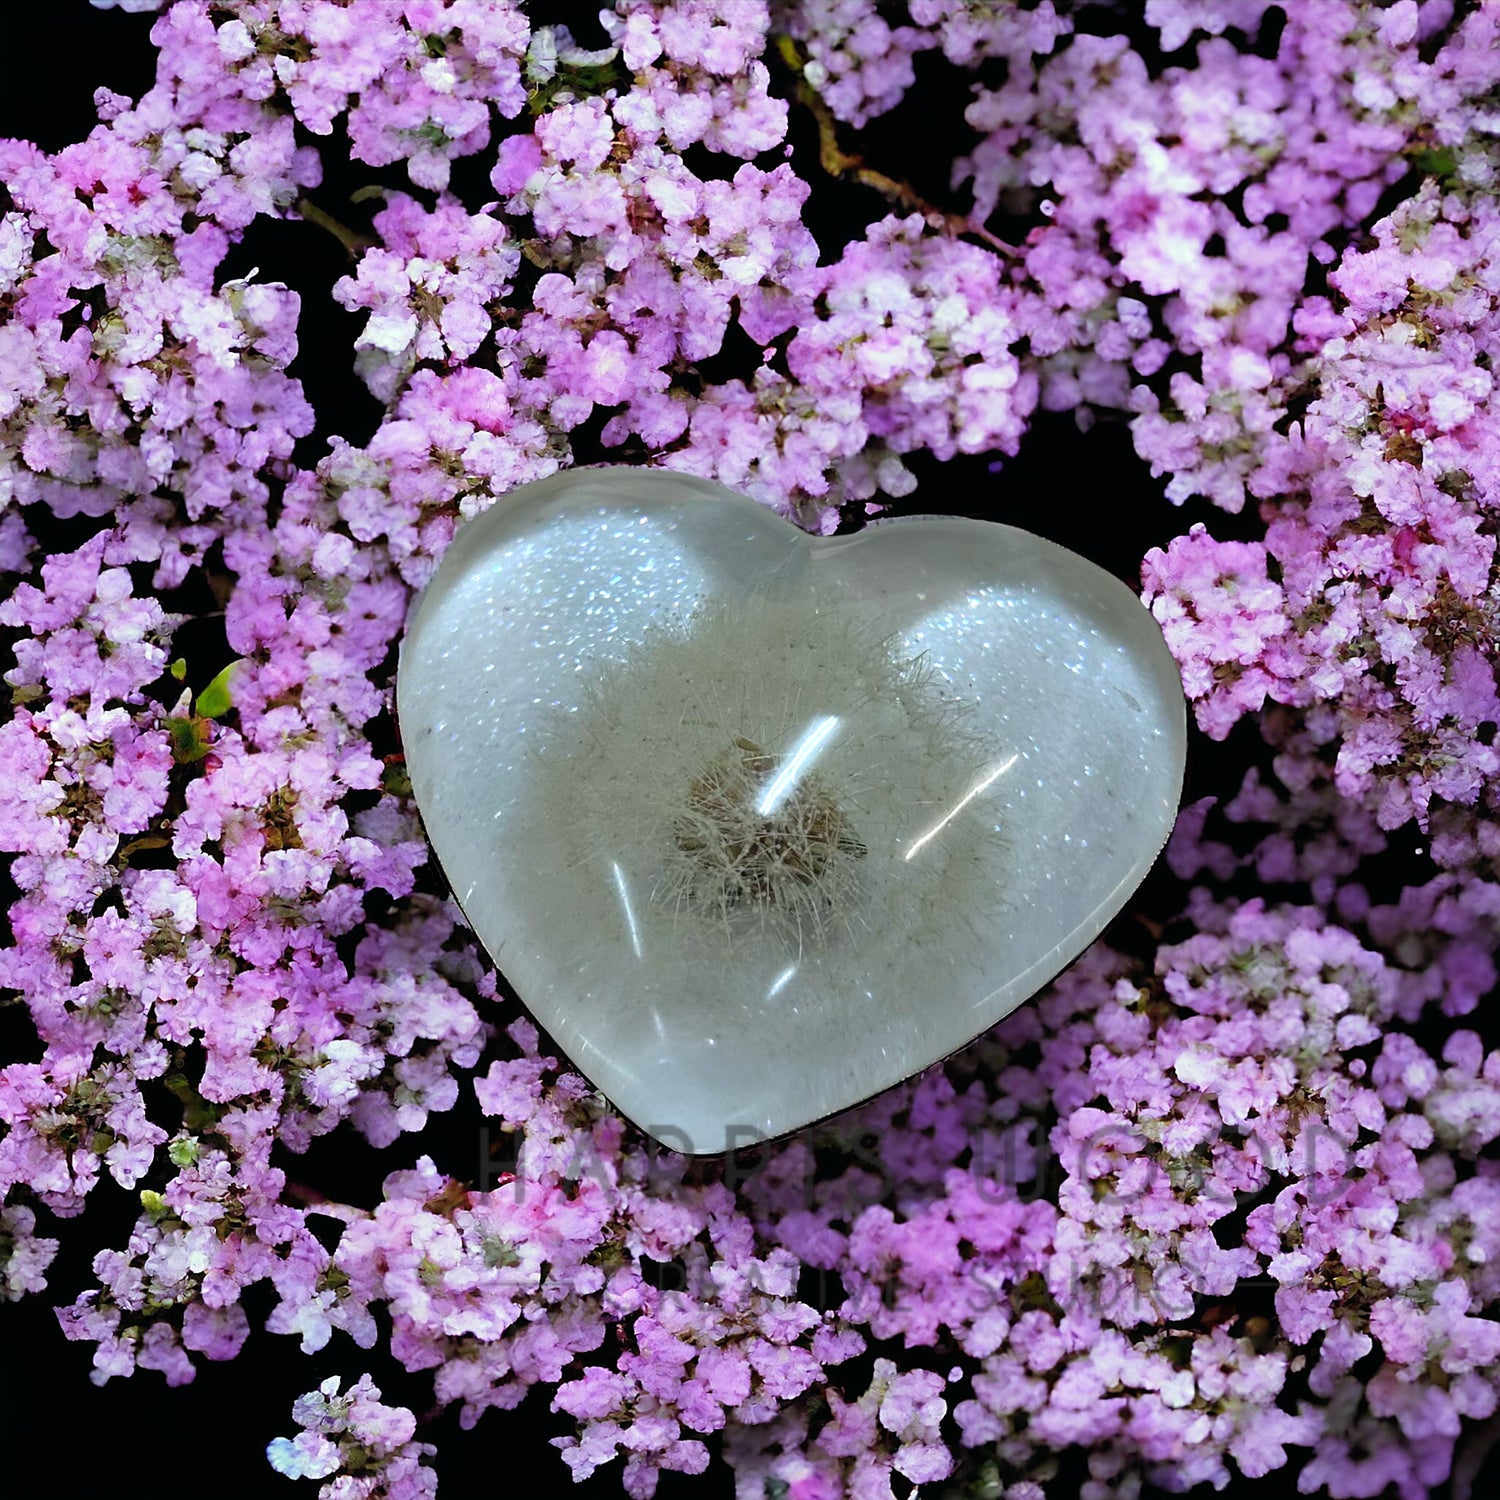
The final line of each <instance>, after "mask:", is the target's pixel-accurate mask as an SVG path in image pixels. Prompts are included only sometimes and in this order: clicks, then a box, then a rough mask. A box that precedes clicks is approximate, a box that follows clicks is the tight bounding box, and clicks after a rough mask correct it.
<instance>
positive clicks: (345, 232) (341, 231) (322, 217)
mask: <svg viewBox="0 0 1500 1500" xmlns="http://www.w3.org/2000/svg"><path fill="white" fill-rule="evenodd" d="M293 207H294V208H295V209H296V211H297V212H298V213H299V214H301V215H302V217H303V218H304V219H306V220H307V222H308V223H309V224H316V225H317V226H318V228H319V229H326V230H327V231H328V233H329V234H331V235H332V236H333V237H334V239H336V240H337V241H338V242H339V244H341V245H342V246H343V247H344V249H345V250H347V251H348V252H349V259H350V260H358V259H359V258H360V256H361V255H363V254H364V253H365V251H366V250H372V249H374V247H375V241H374V240H372V239H371V238H370V237H369V235H365V234H361V233H360V232H359V231H358V230H357V229H351V228H350V227H349V226H348V225H347V224H345V223H343V222H342V221H341V220H338V219H335V218H334V216H333V215H332V214H331V213H329V212H328V211H327V209H323V208H319V207H318V205H317V204H316V203H314V202H313V201H312V199H311V198H306V197H303V198H299V199H298V200H297V201H296V203H295V204H294V205H293Z"/></svg>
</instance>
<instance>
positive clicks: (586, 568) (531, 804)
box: [398, 468, 1185, 1153]
mask: <svg viewBox="0 0 1500 1500" xmlns="http://www.w3.org/2000/svg"><path fill="white" fill-rule="evenodd" d="M398 711H399V716H400V722H401V729H402V736H403V742H404V745H405V750H406V756H407V765H408V768H409V771H410V774H411V779H412V785H413V788H414V790H415V794H416V798H417V803H418V806H419V807H420V809H421V811H422V815H423V818H424V820H425V822H426V827H427V831H428V834H429V836H430V838H431V840H432V842H433V846H434V848H435V850H436V852H437V855H438V857H439V859H440V860H441V862H442V865H443V868H444V870H445V871H446V873H447V875H448V878H449V880H450V881H451V883H452V886H453V890H454V894H455V896H456V897H457V899H458V901H459V903H460V905H461V906H462V907H463V910H464V912H465V914H466V916H467V917H468V919H469V921H470V923H471V924H472V925H473V927H474V929H475V931H476V932H477V933H478V935H479V937H480V939H481V940H482V941H483V943H484V944H485V946H486V947H487V948H488V950H489V951H490V953H491V954H492V955H493V957H494V959H495V962H496V963H497V965H498V966H499V968H500V969H501V971H502V972H503V974H504V975H505V977H506V979H507V980H508V981H509V983H510V984H512V985H513V986H514V987H515V989H516V990H517V992H518V993H519V994H520V996H521V998H522V1000H523V1001H524V1002H525V1003H526V1005H527V1006H528V1007H529V1008H530V1010H531V1011H532V1012H533V1014H534V1015H535V1016H536V1017H537V1019H538V1021H539V1022H540V1023H541V1024H542V1025H543V1026H544V1027H545V1028H546V1029H547V1030H548V1031H549V1032H550V1033H551V1034H552V1036H553V1037H554V1038H555V1039H556V1040H557V1042H558V1043H559V1045H561V1046H562V1047H563V1048H564V1049H565V1050H566V1051H567V1053H568V1055H569V1056H570V1058H571V1059H572V1061H573V1062H574V1063H575V1064H576V1065H577V1066H578V1067H579V1068H580V1069H581V1070H582V1071H583V1072H584V1073H585V1074H586V1075H587V1076H588V1077H589V1078H590V1079H591V1080H592V1081H593V1083H594V1084H595V1085H596V1086H597V1087H598V1088H599V1089H600V1090H601V1091H602V1092H603V1093H604V1094H605V1095H606V1096H607V1097H608V1098H609V1099H610V1100H611V1101H613V1103H614V1104H615V1105H616V1106H617V1107H618V1108H619V1109H620V1110H621V1111H623V1112H624V1114H626V1115H627V1116H628V1117H629V1118H630V1119H632V1120H633V1121H635V1122H636V1123H637V1124H638V1125H640V1126H642V1127H643V1128H644V1129H646V1130H647V1131H649V1132H650V1133H651V1134H652V1135H654V1136H656V1137H657V1138H658V1139H659V1140H661V1141H663V1142H664V1143H665V1144H666V1145H668V1146H670V1147H673V1148H675V1149H679V1150H686V1151H692V1152H702V1153H706V1152H718V1151H723V1150H725V1149H727V1148H732V1147H734V1146H736V1145H742V1144H744V1143H746V1142H747V1141H749V1140H752V1139H756V1138H761V1137H769V1136H775V1135H780V1134H783V1133H785V1132H787V1131H790V1130H794V1129H796V1128H798V1127H799V1126H802V1125H805V1124H808V1123H809V1122H811V1121H813V1120H816V1119H819V1118H821V1117H822V1116H824V1115H827V1114H830V1113H833V1112H835V1111H837V1110H839V1109H842V1108H845V1107H847V1106H849V1105H853V1104H856V1103H858V1102H859V1101H860V1100H863V1099H866V1098H868V1097H870V1096H871V1095H873V1094H876V1093H878V1092H880V1091H881V1090H882V1089H884V1088H886V1087H888V1086H890V1085H891V1084H894V1083H896V1082H899V1081H900V1080H901V1079H903V1078H906V1077H908V1076H909V1075H911V1074H912V1073H915V1072H917V1071H919V1070H921V1069H922V1068H924V1067H926V1066H928V1065H929V1064H931V1063H933V1062H935V1061H936V1060H938V1059H939V1058H941V1057H943V1056H945V1055H946V1054H947V1053H949V1052H951V1051H953V1050H955V1049H956V1048H958V1047H961V1046H963V1045H964V1044H965V1043H966V1042H968V1041H970V1040H971V1039H972V1038H974V1037H975V1036H977V1035H978V1034H979V1033H980V1032H982V1031H983V1030H985V1029H986V1028H987V1027H989V1026H991V1025H993V1024H994V1023H995V1022H996V1021H997V1020H999V1019H1000V1018H1001V1017H1002V1016H1004V1015H1005V1014H1006V1013H1007V1012H1009V1011H1010V1010H1012V1009H1014V1008H1015V1006H1017V1005H1018V1004H1020V1003H1021V1002H1022V1001H1023V1000H1025V999H1026V998H1027V997H1028V996H1030V995H1031V994H1033V993H1034V992H1035V991H1036V990H1037V989H1038V988H1039V987H1040V986H1041V985H1043V984H1044V983H1045V982H1046V981H1047V980H1048V979H1049V978H1051V976H1052V975H1054V974H1056V973H1057V972H1058V970H1060V969H1061V968H1062V967H1063V966H1064V965H1066V964H1067V963H1068V962H1069V961H1070V960H1072V959H1073V958H1074V957H1076V956H1077V955H1078V954H1079V953H1080V952H1081V951H1082V950H1083V949H1084V948H1085V947H1086V946H1087V945H1088V944H1089V943H1090V942H1091V941H1092V940H1093V939H1094V938H1095V937H1096V936H1097V935H1098V933H1099V931H1100V930H1101V928H1103V926H1104V925H1105V923H1106V922H1108V921H1109V919H1110V918H1111V917H1112V916H1113V915H1114V914H1115V913H1116V912H1117V911H1118V910H1119V909H1120V907H1121V906H1122V905H1123V904H1124V902H1125V900H1126V899H1127V898H1128V896H1129V895H1130V893H1131V892H1132V891H1133V890H1134V889H1135V887H1136V885H1137V884H1138V883H1139V882H1140V880H1141V879H1142V878H1143V877H1144V875H1145V874H1146V872H1147V870H1148V869H1149V868H1150V866H1151V864H1152V862H1153V861H1154V860H1155V858H1156V856H1157V854H1158V853H1159V851H1160V849H1161V847H1162V845H1163V843H1164V841H1165V839H1166V837H1167V834H1168V832H1169V831H1170V829H1171V826H1172V822H1173V819H1174V817H1175V815H1176V810H1177V802H1178V797H1179V794H1180V790H1181V783H1182V774H1183V757H1184V746H1185V724H1184V707H1183V700H1182V693H1181V689H1180V686H1179V682H1178V676H1177V670H1176V667H1175V665H1174V663H1173V662H1172V660H1171V658H1170V656H1169V655H1168V654H1167V651H1166V648H1165V646H1164V644H1163V642H1162V639H1161V636H1160V633H1159V631H1158V629H1157V627H1156V624H1155V622H1154V621H1153V620H1152V618H1151V616H1150V615H1149V614H1148V613H1147V611H1146V610H1145V609H1144V608H1143V607H1142V605H1141V604H1140V602H1139V600H1138V599H1137V598H1136V597H1135V595H1134V594H1133V593H1132V592H1131V591H1130V590H1129V589H1127V588H1126V587H1125V586H1124V585H1123V584H1122V583H1120V582H1119V581H1118V580H1116V579H1115V578H1113V577H1111V576H1110V575H1108V574H1106V573H1105V572H1103V571H1102V570H1101V569H1099V568H1097V567H1095V566H1094V565H1093V564H1091V563H1089V562H1087V561H1086V560H1085V559H1083V558H1081V557H1079V556H1077V555H1076V554H1074V553H1071V552H1069V551H1067V550H1065V549H1063V548H1061V547H1058V546H1056V545H1054V544H1052V543H1050V542H1046V541H1043V540H1041V539H1039V538H1037V537H1035V536H1032V535H1029V534H1028V533H1025V532H1021V531H1017V530H1014V529H1013V528H1010V527H1006V526H1001V525H995V524H991V523H986V522H979V521H970V520H963V519H958V518H951V517H935V518H919V519H909V520H900V521H891V522H886V523H877V524H874V525H872V526H870V527H868V528H867V529H866V530H865V531H863V532H861V533H860V534H858V535H856V536H851V537H836V538H815V537H809V536H807V535H805V534H803V533H802V532H800V531H798V530H796V529H795V528H793V527H792V526H790V525H788V524H787V523H786V522H784V521H782V520H780V519H779V518H777V517H776V516H775V515H774V514H772V513H771V512H770V511H768V510H766V509H765V508H763V507H762V506H759V505H757V504H755V503H754V502H752V501H750V500H748V499H745V498H744V497H742V496H739V495H736V494H734V493H733V492H731V491H729V490H726V489H723V488H722V487H721V486H718V485H716V484H712V483H710V482H708V481H705V480H700V479H696V478H693V477H690V476H686V475H679V474H674V473H670V472H667V471H662V470H645V469H638V468H603V469H579V470H571V471H569V472H567V473H564V474H560V475H557V476H555V477H553V478H551V479H548V480H544V481H542V482H540V483H538V484H534V485H529V486H526V487H524V488H522V489H520V490H517V491H515V492H514V493H513V494H512V495H511V496H510V497H508V498H507V499H506V500H505V501H504V502H502V503H501V504H500V505H498V506H496V507H495V508H494V509H492V510H490V511H488V512H487V513H485V514H484V515H482V516H480V517H478V518H477V519H476V520H474V521H472V522H470V523H468V524H467V525H465V526H464V527H463V528H462V529H461V531H460V532H459V535H458V536H457V538H456V539H455V541H454V543H453V545H452V547H451V548H450V549H449V551H448V553H447V555H446V556H445V558H444V560H443V563H442V565H441V567H440V568H439V570H438V572H437V574H436V576H435V577H434V579H433V581H432V583H431V585H430V586H429V587H428V589H427V590H426V592H425V593H424V595H423V596H422V598H421V600H420V602H419V604H418V606H417V607H416V609H415V611H414V613H413V617H412V620H411V623H410V627H409V630H408V634H407V638H406V640H405V643H404V645H403V649H402V654H401V664H400V671H399V677H398Z"/></svg>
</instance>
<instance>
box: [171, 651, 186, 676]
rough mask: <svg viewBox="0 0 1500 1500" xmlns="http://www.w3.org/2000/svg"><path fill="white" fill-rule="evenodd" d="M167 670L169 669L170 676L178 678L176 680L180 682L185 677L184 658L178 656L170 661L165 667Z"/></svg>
mask: <svg viewBox="0 0 1500 1500" xmlns="http://www.w3.org/2000/svg"><path fill="white" fill-rule="evenodd" d="M167 671H169V672H170V673H171V674H172V676H173V677H175V678H176V679H177V680H178V682H182V681H183V680H185V679H186V677H187V660H186V658H184V657H181V656H179V657H178V658H177V660H176V661H174V662H172V663H171V664H170V665H169V666H168V667H167Z"/></svg>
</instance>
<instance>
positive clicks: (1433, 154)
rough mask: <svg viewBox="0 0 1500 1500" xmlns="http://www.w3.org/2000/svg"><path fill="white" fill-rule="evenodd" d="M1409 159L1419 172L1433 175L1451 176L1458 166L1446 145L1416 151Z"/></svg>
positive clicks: (1455, 158) (1456, 160)
mask: <svg viewBox="0 0 1500 1500" xmlns="http://www.w3.org/2000/svg"><path fill="white" fill-rule="evenodd" d="M1411 160H1412V165H1413V166H1414V167H1416V169H1417V170H1418V171H1419V172H1426V173H1428V174H1429V175H1430V176H1433V177H1451V176H1452V175H1453V174H1454V172H1455V171H1456V170H1457V168H1458V158H1457V157H1456V156H1455V155H1454V154H1453V152H1452V150H1451V149H1450V148H1449V147H1447V146H1435V147H1431V148H1430V149H1428V150H1425V151H1418V152H1417V153H1416V154H1415V155H1414V156H1413V157H1412V159H1411Z"/></svg>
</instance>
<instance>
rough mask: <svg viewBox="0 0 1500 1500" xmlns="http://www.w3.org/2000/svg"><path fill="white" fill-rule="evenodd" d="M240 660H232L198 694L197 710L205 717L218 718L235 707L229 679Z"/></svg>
mask: <svg viewBox="0 0 1500 1500" xmlns="http://www.w3.org/2000/svg"><path fill="white" fill-rule="evenodd" d="M238 666H239V662H237V661H232V662H230V663H229V665H228V666H227V667H225V668H224V670H223V671H222V672H220V673H219V675H218V676H217V677H215V678H214V680H213V681H212V682H211V683H209V685H208V686H207V687H206V688H204V689H203V691H202V692H201V693H199V694H198V704H197V711H198V714H199V716H200V717H202V718H205V719H217V718H219V717H220V715H222V714H227V713H228V712H229V710H230V709H231V708H233V707H234V700H233V699H232V698H231V697H230V696H229V679H230V675H231V674H232V673H233V672H234V670H235V668H236V667H238Z"/></svg>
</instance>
